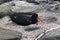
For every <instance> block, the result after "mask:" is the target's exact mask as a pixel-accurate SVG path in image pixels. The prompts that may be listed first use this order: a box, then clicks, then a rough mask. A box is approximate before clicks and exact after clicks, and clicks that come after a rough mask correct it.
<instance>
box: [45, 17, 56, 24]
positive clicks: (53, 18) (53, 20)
mask: <svg viewBox="0 0 60 40" xmlns="http://www.w3.org/2000/svg"><path fill="white" fill-rule="evenodd" d="M44 20H45V21H46V22H47V23H51V22H56V21H57V18H56V17H47V18H45V19H44Z"/></svg>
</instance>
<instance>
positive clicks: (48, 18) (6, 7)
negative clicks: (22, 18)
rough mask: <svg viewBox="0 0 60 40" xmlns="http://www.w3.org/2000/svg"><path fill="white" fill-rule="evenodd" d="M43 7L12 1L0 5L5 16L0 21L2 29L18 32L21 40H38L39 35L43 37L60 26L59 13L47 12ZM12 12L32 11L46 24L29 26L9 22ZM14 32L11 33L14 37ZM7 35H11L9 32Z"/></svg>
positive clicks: (39, 23)
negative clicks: (43, 34)
mask: <svg viewBox="0 0 60 40" xmlns="http://www.w3.org/2000/svg"><path fill="white" fill-rule="evenodd" d="M12 4H15V6H13V5H12ZM27 5H28V6H27ZM42 6H43V5H42ZM42 6H41V5H34V4H32V3H26V2H24V1H12V2H9V3H4V4H2V5H0V8H1V9H0V10H1V11H0V14H1V12H3V16H5V17H3V18H1V19H0V28H1V29H2V28H3V29H6V30H7V31H8V30H10V31H14V32H16V35H17V34H18V35H19V38H20V39H21V40H37V37H39V35H41V34H42V33H44V32H46V31H47V30H49V29H51V28H56V27H59V26H60V19H59V18H60V14H59V13H58V12H50V11H47V10H45V9H44V8H43V7H42ZM12 11H13V12H22V11H23V12H31V11H32V12H36V13H37V14H38V15H39V16H40V17H41V18H42V19H43V20H44V21H45V24H44V25H43V24H41V22H38V23H36V24H32V25H29V26H21V25H17V24H15V23H13V22H12V21H9V20H10V18H9V16H8V15H9V14H11V12H12ZM59 28H60V27H59ZM14 32H13V33H12V32H11V33H12V34H10V35H13V34H14ZM54 32H55V31H54ZM2 33H4V32H2ZM5 33H6V32H5ZM51 33H52V34H53V32H50V34H51ZM58 33H59V32H58ZM7 34H9V32H7ZM50 34H48V35H50ZM1 35H2V34H1ZM18 35H17V36H18ZM5 36H6V35H5ZM51 36H53V35H51ZM1 37H2V36H1ZM9 37H10V36H9ZM13 37H14V36H13ZM47 37H48V36H47ZM3 38H4V37H3ZM0 40H1V39H0ZM38 40H41V39H38Z"/></svg>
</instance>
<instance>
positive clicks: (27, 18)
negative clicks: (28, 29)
mask: <svg viewBox="0 0 60 40" xmlns="http://www.w3.org/2000/svg"><path fill="white" fill-rule="evenodd" d="M9 16H10V18H11V20H12V21H13V22H14V23H16V24H19V25H30V24H35V23H37V21H38V20H37V16H38V15H37V14H36V13H31V12H29V13H13V14H11V15H9Z"/></svg>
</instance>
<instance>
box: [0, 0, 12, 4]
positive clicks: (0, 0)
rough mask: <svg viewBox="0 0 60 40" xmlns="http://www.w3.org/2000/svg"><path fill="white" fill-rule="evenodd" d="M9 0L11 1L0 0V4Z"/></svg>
mask: <svg viewBox="0 0 60 40" xmlns="http://www.w3.org/2000/svg"><path fill="white" fill-rule="evenodd" d="M9 1H12V0H0V4H3V3H5V2H9Z"/></svg>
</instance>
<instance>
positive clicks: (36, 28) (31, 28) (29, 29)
mask: <svg viewBox="0 0 60 40" xmlns="http://www.w3.org/2000/svg"><path fill="white" fill-rule="evenodd" d="M38 29H39V27H27V28H26V29H25V31H34V30H38Z"/></svg>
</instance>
